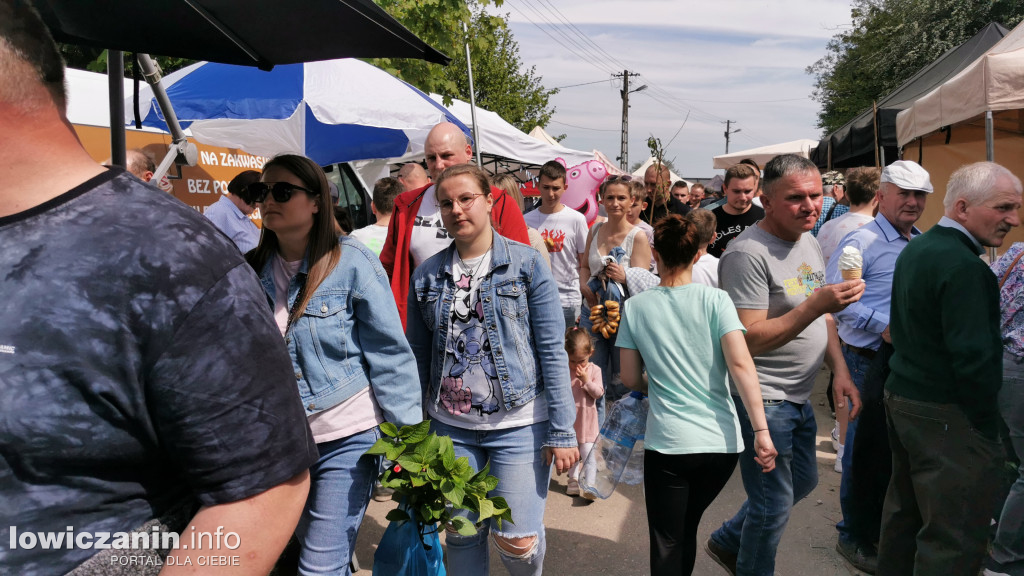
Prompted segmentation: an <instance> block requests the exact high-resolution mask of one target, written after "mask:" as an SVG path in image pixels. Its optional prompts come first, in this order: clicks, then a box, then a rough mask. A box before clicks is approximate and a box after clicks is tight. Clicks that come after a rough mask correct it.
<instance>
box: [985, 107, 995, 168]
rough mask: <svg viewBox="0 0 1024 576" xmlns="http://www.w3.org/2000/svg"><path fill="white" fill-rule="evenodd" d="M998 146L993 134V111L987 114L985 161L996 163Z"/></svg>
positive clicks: (988, 111)
mask: <svg viewBox="0 0 1024 576" xmlns="http://www.w3.org/2000/svg"><path fill="white" fill-rule="evenodd" d="M995 148H996V145H995V139H994V134H993V133H992V111H991V110H987V111H986V112H985V159H986V160H988V161H989V162H995V161H996V149H995Z"/></svg>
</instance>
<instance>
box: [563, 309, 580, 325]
mask: <svg viewBox="0 0 1024 576" xmlns="http://www.w3.org/2000/svg"><path fill="white" fill-rule="evenodd" d="M579 317H580V308H579V306H562V318H564V319H565V329H566V330H568V329H569V328H572V327H573V326H575V325H576V320H579Z"/></svg>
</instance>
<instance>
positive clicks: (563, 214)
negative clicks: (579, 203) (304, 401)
mask: <svg viewBox="0 0 1024 576" xmlns="http://www.w3.org/2000/svg"><path fill="white" fill-rule="evenodd" d="M565 182H566V175H565V167H564V166H562V165H561V164H559V163H558V162H555V161H551V162H548V163H546V164H544V165H543V166H541V168H540V178H539V180H538V182H537V189H538V190H539V191H540V201H541V204H540V207H539V208H537V209H536V210H534V211H532V212H530V213H528V214H526V215H525V216H524V217H523V218H524V219H525V220H526V225H527V226H530V227H531V228H536V229H537V230H539V231H540V234H541V236H542V237H543V238H544V243H545V244H546V245H547V248H548V256H550V257H551V271H552V273H554V276H555V282H556V283H557V284H558V298H559V300H561V304H562V313H563V314H564V316H565V325H566V326H567V327H568V326H574V325H575V324H576V320H577V319H578V318H579V314H580V305H581V304H582V303H583V296H582V295H580V272H579V268H580V259H582V258H583V250H584V249H585V248H586V245H587V219H586V218H585V217H584V216H583V214H580V213H579V212H577V211H576V210H573V209H572V208H569V207H568V206H566V205H565V204H562V195H563V194H565Z"/></svg>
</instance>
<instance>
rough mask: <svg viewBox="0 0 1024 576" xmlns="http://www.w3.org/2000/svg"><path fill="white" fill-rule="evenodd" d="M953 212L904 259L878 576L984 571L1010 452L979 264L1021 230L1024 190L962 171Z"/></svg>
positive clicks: (994, 324)
mask: <svg viewBox="0 0 1024 576" xmlns="http://www.w3.org/2000/svg"><path fill="white" fill-rule="evenodd" d="M943 204H944V206H945V209H946V210H945V212H946V214H945V216H944V217H943V218H942V219H941V220H939V222H938V224H937V225H936V226H934V227H932V228H931V230H929V231H928V232H926V233H924V234H922V235H921V236H919V237H918V238H915V239H914V240H912V241H911V242H910V244H909V245H908V246H907V248H906V249H905V250H903V252H902V253H901V254H900V256H899V258H898V259H897V261H896V271H895V274H894V277H893V285H892V312H891V317H890V325H889V329H890V333H891V337H892V344H893V347H894V348H895V350H896V351H895V355H894V356H893V358H892V360H891V362H890V364H889V366H890V368H891V370H892V373H891V374H890V375H889V379H888V381H887V382H886V393H885V405H886V409H887V419H888V427H889V443H890V445H891V446H892V453H893V470H892V480H890V482H889V490H888V492H887V494H886V497H885V506H884V510H883V513H882V534H881V542H880V545H879V551H878V572H877V574H878V575H879V576H904V575H907V574H950V575H958V574H970V575H974V574H977V573H978V570H979V569H980V565H981V561H982V559H983V557H984V554H985V549H986V543H987V535H988V534H987V529H988V524H989V519H990V517H991V515H992V512H993V510H995V504H996V503H995V502H994V501H992V500H993V494H994V493H995V492H996V490H995V482H996V481H997V477H998V467H999V461H1000V457H1001V455H1002V447H1001V445H1000V444H999V442H998V432H997V423H998V418H999V411H998V408H997V403H996V395H997V393H998V392H999V387H1000V385H1001V383H1002V342H1001V337H1000V331H999V293H998V287H997V281H996V278H995V276H994V275H993V274H992V272H991V271H990V270H989V269H988V266H987V265H986V264H985V263H984V262H983V261H982V260H981V258H979V256H980V255H981V254H983V253H984V248H983V247H985V246H993V247H994V246H1000V245H1001V244H1002V243H1003V238H1004V237H1005V236H1006V233H1007V232H1009V231H1010V229H1011V228H1013V227H1014V226H1018V225H1019V224H1020V219H1019V216H1018V214H1017V212H1018V210H1019V209H1020V206H1021V182H1020V180H1019V179H1018V178H1017V177H1015V176H1014V175H1013V174H1011V173H1010V171H1009V170H1007V169H1006V168H1003V167H1002V166H999V165H998V164H993V163H990V162H978V163H976V164H969V165H967V166H963V167H961V168H960V169H959V170H957V171H956V172H954V173H953V175H952V176H951V177H950V179H949V185H948V186H947V188H946V197H945V199H944V201H943Z"/></svg>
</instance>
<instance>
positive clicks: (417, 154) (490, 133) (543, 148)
mask: <svg viewBox="0 0 1024 576" xmlns="http://www.w3.org/2000/svg"><path fill="white" fill-rule="evenodd" d="M430 97H431V98H433V99H434V100H436V101H437V102H439V103H440V104H441V105H442V106H443V105H444V98H443V97H442V96H440V95H439V94H431V95H430ZM447 108H448V110H449V111H450V112H451V113H452V114H454V115H455V117H456V118H458V119H459V120H460V121H462V123H463V124H465V125H466V126H469V127H470V128H472V127H473V116H472V113H471V112H470V108H469V103H468V102H463V101H462V100H452V104H451V106H447ZM476 118H477V121H478V122H479V123H480V130H479V134H480V142H479V143H478V146H479V148H478V149H479V150H480V155H481V157H482V158H481V160H482V161H483V164H484V165H483V168H484V169H485V170H487V172H489V173H491V174H505V173H515V172H520V173H521V175H522V176H523V177H524V178H533V177H534V176H535V175H534V174H529V175H527V174H525V173H523V170H524V169H526V168H529V167H535V166H541V165H543V164H544V163H545V162H547V161H549V160H554V159H555V158H562V159H564V160H565V162H566V165H568V166H575V165H577V164H582V163H584V162H586V161H588V160H594V159H595V155H594V153H593V152H583V151H581V150H573V149H571V148H566V147H564V146H561V145H559V144H555V145H552V144H548V143H546V142H542V141H540V140H538V139H537V138H533V137H531V136H530V135H528V134H526V133H524V132H522V131H520V130H519V129H518V128H516V127H515V126H513V125H511V124H509V123H508V122H506V121H505V119H504V118H502V117H501V116H499V115H498V114H496V113H495V112H491V111H489V110H484V109H483V108H480V107H479V106H477V108H476ZM418 144H419V146H416V147H414V148H413V151H411V152H410V153H408V154H406V155H405V156H401V157H399V158H389V159H387V160H364V161H357V162H353V163H352V165H353V167H355V169H356V171H357V172H359V175H360V176H361V177H362V178H363V180H364V181H366V182H375V181H376V180H377V179H378V178H382V177H384V176H387V175H388V174H389V172H390V169H389V166H390V165H392V164H404V163H406V162H420V161H422V160H423V143H422V142H419V143H418ZM474 149H477V148H476V147H474ZM609 173H612V171H611V169H610V168H609Z"/></svg>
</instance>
